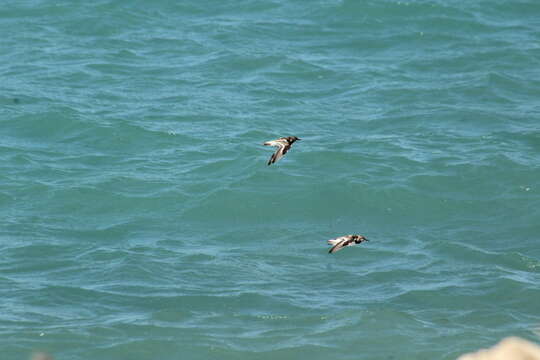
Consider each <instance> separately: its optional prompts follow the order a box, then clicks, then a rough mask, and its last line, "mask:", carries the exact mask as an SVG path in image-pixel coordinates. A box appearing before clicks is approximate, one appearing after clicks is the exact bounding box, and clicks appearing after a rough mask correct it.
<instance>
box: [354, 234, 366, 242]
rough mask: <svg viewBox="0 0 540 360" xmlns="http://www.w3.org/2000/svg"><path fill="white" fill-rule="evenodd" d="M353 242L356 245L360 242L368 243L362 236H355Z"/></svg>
mask: <svg viewBox="0 0 540 360" xmlns="http://www.w3.org/2000/svg"><path fill="white" fill-rule="evenodd" d="M354 240H355V242H357V243H361V242H364V241H369V239H368V238H367V237H365V236H363V235H355V239H354Z"/></svg>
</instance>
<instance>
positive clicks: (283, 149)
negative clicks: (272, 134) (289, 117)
mask: <svg viewBox="0 0 540 360" xmlns="http://www.w3.org/2000/svg"><path fill="white" fill-rule="evenodd" d="M296 140H302V139H299V138H297V137H296V136H287V137H282V138H279V139H277V140H270V141H267V142H265V143H264V144H263V145H266V146H277V148H278V149H277V150H276V152H275V153H273V154H272V156H271V157H270V160H268V165H272V164H273V163H275V162H276V161H278V160H279V159H281V158H282V157H283V156H284V155H285V154H286V153H287V151H289V149H290V148H291V146H292V144H293V143H294V142H295V141H296Z"/></svg>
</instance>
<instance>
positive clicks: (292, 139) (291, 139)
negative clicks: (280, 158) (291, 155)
mask: <svg viewBox="0 0 540 360" xmlns="http://www.w3.org/2000/svg"><path fill="white" fill-rule="evenodd" d="M287 140H289V142H291V143H293V142H295V141H296V140H302V139H299V138H297V137H296V136H289V137H288V138H287Z"/></svg>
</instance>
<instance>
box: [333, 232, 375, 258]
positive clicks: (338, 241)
mask: <svg viewBox="0 0 540 360" xmlns="http://www.w3.org/2000/svg"><path fill="white" fill-rule="evenodd" d="M364 241H369V240H368V239H367V238H366V237H365V236H362V235H345V236H340V237H338V238H335V239H330V240H328V245H333V246H332V248H331V249H330V251H328V253H330V254H332V253H335V252H336V251H339V250H341V249H343V248H344V247H347V246H353V245H356V244H360V243H361V242H364Z"/></svg>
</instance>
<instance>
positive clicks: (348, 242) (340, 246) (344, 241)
mask: <svg viewBox="0 0 540 360" xmlns="http://www.w3.org/2000/svg"><path fill="white" fill-rule="evenodd" d="M338 239H339V238H338ZM336 240H337V239H336ZM329 241H330V240H329ZM351 242H354V240H352V239H351V238H349V237H343V238H342V240H341V241H339V242H337V243H336V244H335V245H334V246H332V248H331V249H330V250H328V253H330V254H332V253H335V252H336V251H339V250H341V249H343V248H344V247H346V246H349V245H351Z"/></svg>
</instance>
